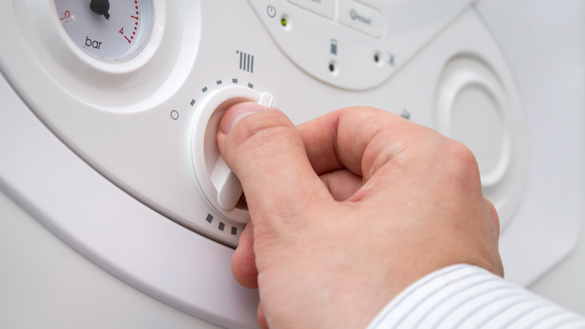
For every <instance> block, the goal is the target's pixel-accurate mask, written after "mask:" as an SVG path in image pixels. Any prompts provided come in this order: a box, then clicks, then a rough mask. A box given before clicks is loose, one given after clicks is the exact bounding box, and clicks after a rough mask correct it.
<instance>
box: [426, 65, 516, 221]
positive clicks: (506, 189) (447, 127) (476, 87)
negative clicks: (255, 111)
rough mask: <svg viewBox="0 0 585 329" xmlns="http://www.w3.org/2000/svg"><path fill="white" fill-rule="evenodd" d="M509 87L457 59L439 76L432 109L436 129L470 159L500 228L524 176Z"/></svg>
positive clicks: (482, 67)
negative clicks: (463, 147) (475, 164)
mask: <svg viewBox="0 0 585 329" xmlns="http://www.w3.org/2000/svg"><path fill="white" fill-rule="evenodd" d="M512 85H513V84H512V82H511V81H505V82H504V81H502V80H501V77H500V76H499V75H498V74H497V73H496V72H495V71H494V70H493V69H492V68H491V67H490V66H488V65H487V64H485V63H484V62H482V61H480V60H478V59H475V58H472V57H466V56H461V57H457V58H455V59H453V60H452V61H450V62H449V63H448V64H447V65H446V66H445V68H444V69H443V72H442V73H441V76H440V78H439V81H438V87H437V97H436V109H435V114H436V115H435V124H436V128H437V130H438V131H439V132H440V133H442V134H443V135H445V136H447V137H449V138H453V139H455V140H458V141H460V142H462V143H463V144H465V145H466V146H467V147H469V149H470V150H471V151H472V152H473V154H474V155H475V157H476V159H477V162H478V165H479V171H480V175H481V185H482V189H483V193H484V195H485V196H486V197H487V198H488V199H489V200H490V201H492V202H493V203H494V205H495V206H496V209H497V210H498V213H499V217H500V223H501V225H500V226H501V227H502V228H504V227H505V226H506V225H507V223H508V222H509V220H510V219H511V218H512V217H513V212H514V211H515V209H516V207H517V205H518V203H519V202H520V200H521V197H522V191H523V187H524V182H525V179H526V173H527V170H526V168H524V167H525V166H524V162H525V159H524V158H523V156H522V155H523V154H524V149H525V146H524V143H523V142H522V140H523V138H522V122H521V118H522V116H521V111H520V107H519V105H518V104H519V102H518V101H517V96H516V95H515V94H514V90H513V89H512V88H510V86H512Z"/></svg>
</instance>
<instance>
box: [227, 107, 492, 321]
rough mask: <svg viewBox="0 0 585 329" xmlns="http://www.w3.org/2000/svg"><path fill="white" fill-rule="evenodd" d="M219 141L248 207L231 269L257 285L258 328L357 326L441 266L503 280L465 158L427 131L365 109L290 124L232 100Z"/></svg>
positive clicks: (461, 149)
mask: <svg viewBox="0 0 585 329" xmlns="http://www.w3.org/2000/svg"><path fill="white" fill-rule="evenodd" d="M234 125H235V126H234ZM232 126H233V127H232ZM217 139H218V144H219V148H220V151H221V153H222V155H223V157H224V159H225V161H226V163H227V164H228V165H229V167H230V168H232V170H233V171H234V172H235V174H236V175H237V176H238V178H239V179H240V181H241V183H242V186H243V189H244V193H245V196H246V201H247V204H248V208H249V211H250V217H251V221H250V223H248V225H247V227H246V229H245V230H244V232H243V233H242V236H241V237H240V244H239V246H238V248H237V249H236V251H235V253H234V255H233V259H232V270H233V273H234V276H235V278H236V280H237V281H238V282H240V284H242V285H244V286H246V287H250V288H256V287H257V288H259V294H260V304H261V305H259V308H258V319H259V323H260V325H261V327H268V326H269V327H270V328H365V327H366V326H367V324H368V323H369V322H370V321H371V320H372V319H373V318H374V316H375V315H376V314H377V313H378V312H379V311H380V310H381V309H382V308H383V307H384V305H385V304H386V303H387V302H389V301H390V300H391V299H392V298H393V297H394V296H395V295H397V294H398V293H399V292H400V291H402V290H403V289H405V288H406V287H407V286H408V285H410V284H411V283H413V282H414V281H416V280H417V279H419V278H421V277H423V276H425V275H426V274H428V273H431V272H433V271H435V270H437V269H440V268H443V267H445V266H449V265H452V264H460V263H468V264H472V265H477V266H480V267H483V268H485V269H487V270H489V271H491V272H493V273H495V274H498V275H503V268H502V263H501V260H500V256H499V253H498V236H499V223H498V217H497V214H496V211H495V209H494V207H493V205H492V204H491V203H490V202H489V201H487V200H486V199H485V198H484V197H483V195H482V193H481V185H480V178H479V170H478V167H477V163H476V160H475V158H474V156H473V154H472V153H471V152H470V151H469V150H468V149H467V148H466V147H465V146H463V145H462V144H460V143H458V142H456V141H453V140H451V139H448V138H446V137H443V136H441V135H440V134H438V133H436V132H435V131H433V130H431V129H429V128H426V127H423V126H420V125H417V124H415V123H412V122H410V121H408V120H405V119H402V118H400V117H398V116H396V115H393V114H391V113H388V112H385V111H381V110H376V109H372V108H349V109H342V110H339V111H336V112H332V113H329V114H327V115H324V116H322V117H320V118H317V119H315V120H313V121H310V122H308V123H305V124H303V125H300V126H299V127H295V126H294V125H293V124H292V122H291V121H290V120H289V119H288V118H287V117H286V116H285V115H284V114H283V113H282V112H281V111H279V110H276V109H270V110H267V109H266V108H263V107H261V106H260V105H258V104H255V103H240V104H236V105H234V106H232V107H231V108H230V109H228V110H227V111H226V113H225V114H224V116H223V118H222V120H221V122H220V129H218V136H217Z"/></svg>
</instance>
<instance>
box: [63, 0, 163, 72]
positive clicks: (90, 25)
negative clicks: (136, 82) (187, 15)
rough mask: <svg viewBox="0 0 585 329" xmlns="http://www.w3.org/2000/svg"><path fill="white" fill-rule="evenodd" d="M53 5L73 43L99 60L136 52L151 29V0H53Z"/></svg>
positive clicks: (118, 59)
mask: <svg viewBox="0 0 585 329" xmlns="http://www.w3.org/2000/svg"><path fill="white" fill-rule="evenodd" d="M55 5H56V7H57V14H58V19H59V21H60V22H61V24H62V25H63V28H64V29H65V31H66V32H67V34H68V35H69V37H70V38H71V40H72V41H73V43H75V45H77V47H79V48H80V49H81V50H83V51H84V52H85V53H86V54H88V55H90V56H92V57H94V58H96V59H98V60H101V61H103V62H122V61H126V60H128V59H131V58H132V57H134V56H136V55H137V54H138V53H139V52H140V51H141V50H142V49H143V48H144V46H145V45H146V43H147V41H148V39H149V36H150V32H151V30H152V22H153V19H152V16H153V6H152V0H55Z"/></svg>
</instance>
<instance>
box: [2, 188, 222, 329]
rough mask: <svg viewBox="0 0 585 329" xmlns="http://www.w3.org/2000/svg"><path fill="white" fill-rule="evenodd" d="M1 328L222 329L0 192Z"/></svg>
mask: <svg viewBox="0 0 585 329" xmlns="http://www.w3.org/2000/svg"><path fill="white" fill-rule="evenodd" d="M0 218H1V220H0V260H1V261H2V271H0V291H2V293H1V294H0V310H2V311H1V312H0V314H1V315H2V316H0V328H11V329H37V328H84V329H103V328H110V329H128V328H144V329H159V328H174V329H193V328H197V329H213V328H220V327H217V326H215V325H212V324H209V323H207V322H205V321H203V320H200V319H198V318H196V317H193V316H191V315H189V314H187V313H184V312H181V311H179V310H177V309H176V308H174V307H172V306H169V305H167V304H165V303H162V302H160V301H158V300H156V299H154V298H151V297H149V296H148V295H146V294H144V293H143V292H141V291H139V290H138V289H135V288H133V287H131V286H129V285H127V284H126V283H124V282H123V281H121V280H119V279H118V278H116V277H114V276H113V275H111V274H110V273H108V272H106V271H104V270H103V269H101V268H100V267H98V266H97V265H95V264H94V263H92V262H90V261H89V260H87V259H86V258H85V257H83V256H81V255H80V254H79V253H77V252H75V251H74V250H73V249H71V248H70V247H69V246H67V245H66V244H64V243H63V242H62V241H61V240H59V239H58V238H57V237H56V236H55V235H53V234H52V233H51V232H49V231H48V230H47V229H46V228H44V227H42V226H41V225H40V224H39V223H38V221H36V220H35V219H34V218H32V217H31V216H30V215H29V214H27V213H26V212H25V211H24V210H22V209H21V208H20V207H19V206H18V205H16V204H15V203H14V202H13V201H12V200H10V199H8V197H7V196H6V195H5V194H4V193H1V192H0Z"/></svg>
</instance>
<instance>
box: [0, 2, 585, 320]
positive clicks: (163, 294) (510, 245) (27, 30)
mask: <svg viewBox="0 0 585 329" xmlns="http://www.w3.org/2000/svg"><path fill="white" fill-rule="evenodd" d="M51 3H52V2H51V1H48V0H47V1H44V2H43V1H37V2H35V1H31V0H23V1H13V2H3V3H1V4H0V18H1V19H0V26H2V27H3V28H2V29H0V36H1V38H2V40H3V42H4V44H5V45H6V47H2V48H0V69H1V70H2V73H3V74H5V75H6V77H7V78H8V80H9V81H10V83H11V85H12V86H13V88H14V90H15V91H16V92H17V93H18V96H19V97H20V98H21V99H22V100H23V101H24V103H22V104H21V103H19V101H18V99H17V98H16V97H14V104H16V105H15V107H14V108H15V109H16V110H14V111H8V110H5V107H6V106H7V105H4V104H2V111H0V113H1V114H2V115H3V117H2V120H0V124H3V127H2V129H0V133H2V134H3V135H2V137H3V138H2V139H0V147H1V149H0V152H1V153H0V154H1V155H2V158H3V159H10V161H8V162H2V161H0V165H1V166H0V179H1V181H2V187H1V188H2V189H3V190H5V191H7V192H8V193H9V194H10V196H11V197H13V198H15V199H17V200H18V201H19V203H20V204H21V205H23V206H24V207H25V208H26V209H27V211H30V212H31V213H33V214H34V215H35V217H36V218H37V219H38V220H39V221H40V222H42V223H44V224H45V225H46V226H47V227H49V228H50V229H51V230H52V231H53V232H55V233H56V234H58V235H59V236H60V237H61V238H62V239H63V240H65V241H66V242H67V243H69V244H70V245H71V246H73V247H74V248H75V249H76V250H79V251H80V252H82V253H83V254H84V255H86V256H87V257H88V258H89V259H91V260H93V261H94V262H96V263H97V264H99V265H100V266H102V267H103V268H105V269H106V270H108V271H110V272H111V273H113V274H115V275H116V276H118V277H119V278H121V279H122V280H125V281H126V282H128V283H130V284H132V285H133V286H136V287H138V288H139V289H141V290H143V291H145V292H147V293H149V294H151V295H153V296H155V297H156V298H159V299H161V300H163V301H165V302H167V303H169V304H171V305H173V306H176V307H178V308H180V309H182V310H185V311H186V312H189V313H190V314H194V315H196V316H199V317H202V318H204V319H208V320H209V321H213V322H214V323H218V324H220V325H223V326H226V327H246V326H248V327H249V326H254V325H255V309H256V305H255V302H257V299H256V298H257V297H256V293H255V292H254V291H247V290H242V288H239V287H238V286H237V284H236V283H235V282H234V281H233V279H232V277H231V272H230V270H229V258H230V256H231V252H232V250H231V249H230V248H227V247H225V246H223V245H220V244H217V243H215V242H213V241H211V240H208V239H207V238H204V237H202V236H201V235H199V234H197V233H194V232H193V231H195V232H198V233H201V234H203V235H205V236H207V237H211V238H213V239H215V240H216V241H221V242H222V243H225V244H227V245H235V244H236V241H237V237H238V235H237V234H239V232H240V230H238V232H236V233H237V234H236V235H232V234H231V230H232V228H233V227H236V226H235V225H232V224H230V223H229V222H227V221H224V220H222V219H221V215H220V214H218V213H216V212H215V211H214V210H213V209H212V207H210V206H209V204H208V203H207V202H205V200H204V199H203V198H202V196H201V194H200V193H199V192H198V188H197V184H198V183H197V178H196V173H195V172H194V170H193V161H192V160H193V159H192V155H193V153H192V140H191V139H192V138H191V136H192V134H191V132H192V129H193V122H194V117H195V115H196V113H197V112H196V109H197V108H198V106H199V104H201V103H204V102H205V101H206V100H207V99H208V97H209V95H212V94H213V93H214V91H217V90H220V89H222V88H225V87H226V85H230V86H231V85H234V86H237V87H242V88H249V89H251V90H254V91H255V92H258V93H260V94H261V93H263V92H270V93H271V94H273V95H274V97H275V99H277V100H278V103H279V106H280V107H281V109H282V110H283V111H285V113H286V114H287V115H289V116H290V117H291V118H292V120H293V121H294V122H295V123H301V122H304V121H307V120H310V119H312V118H314V117H316V116H318V115H320V114H323V113H325V112H329V111H331V110H334V109H337V108H340V107H344V106H352V105H366V106H375V107H379V108H383V109H386V110H388V111H392V112H395V113H399V114H402V115H403V116H405V117H409V118H410V119H411V120H413V121H414V122H417V123H420V124H424V125H427V126H431V127H435V125H436V111H435V106H436V104H437V102H436V94H437V89H438V88H439V81H440V77H441V74H442V72H443V71H444V69H445V67H446V66H447V65H448V63H450V62H451V61H452V60H453V59H454V58H456V57H458V56H468V57H471V58H476V59H479V60H481V61H482V62H485V63H487V64H488V65H489V67H490V68H491V69H492V70H493V71H494V72H495V75H496V76H497V77H499V78H500V79H501V84H502V85H503V89H505V90H506V92H507V93H509V94H510V95H516V96H513V97H518V95H519V93H518V92H517V90H516V87H515V86H514V85H513V83H510V81H512V82H513V81H514V77H513V76H512V74H511V72H510V70H509V68H508V65H507V63H506V60H505V58H504V57H503V55H502V53H501V52H500V49H499V46H498V44H497V43H496V42H495V41H494V39H493V38H492V36H491V34H490V31H489V30H487V29H486V28H485V25H484V23H483V22H482V21H481V20H480V19H479V18H478V17H477V16H476V14H475V13H474V11H472V10H466V11H464V12H463V13H461V15H459V16H457V15H455V16H454V17H452V21H451V22H448V21H445V19H444V16H441V15H439V13H442V12H441V11H436V10H430V9H431V8H434V7H432V6H431V7H429V10H427V11H425V10H424V9H420V8H419V9H420V11H419V12H418V13H419V14H420V15H421V16H417V15H413V16H408V15H407V16H405V17H402V16H400V15H398V14H392V15H396V16H394V19H393V20H387V24H397V25H395V26H401V24H402V25H404V24H406V23H407V20H411V21H410V22H411V23H412V25H411V26H409V28H408V29H406V30H399V29H397V30H396V34H395V35H393V41H392V42H393V44H396V45H397V46H399V48H400V47H402V46H404V47H406V48H404V49H410V50H412V54H413V55H414V56H410V57H408V58H409V62H408V63H407V62H406V61H405V62H403V63H401V64H400V65H401V69H400V70H395V72H394V73H393V74H394V75H393V76H392V77H391V78H385V79H381V80H380V81H379V84H377V85H376V87H372V88H369V89H364V90H361V91H355V90H353V91H349V90H346V89H342V88H338V87H337V86H336V85H335V84H333V83H324V82H323V80H321V79H315V78H314V77H313V76H312V75H308V74H307V73H306V72H305V71H303V70H302V69H299V66H297V64H295V62H294V61H291V58H289V57H288V55H287V53H286V52H283V51H281V49H279V48H278V47H277V43H278V42H279V41H278V40H277V42H274V40H275V39H273V35H272V34H271V33H270V32H269V31H267V29H266V28H265V27H264V25H263V24H262V22H260V21H259V20H258V17H257V14H256V13H255V11H254V9H253V8H252V7H251V6H250V5H249V3H248V2H244V1H233V2H231V3H230V5H229V6H226V5H225V4H224V3H223V2H219V1H205V2H203V1H202V2H197V1H180V2H179V1H176V2H161V1H155V2H154V4H155V8H156V5H157V4H158V5H159V6H161V5H162V7H159V9H158V10H157V12H158V15H162V17H164V18H165V19H164V20H163V19H161V20H160V21H159V22H160V25H157V28H158V29H159V30H158V31H159V32H160V39H159V40H158V41H156V39H155V40H154V41H153V43H152V44H149V45H150V46H153V47H154V49H153V50H152V52H151V53H148V49H149V48H148V47H147V48H146V49H145V51H147V52H145V53H144V54H147V55H148V54H149V56H150V57H144V58H142V57H141V55H142V53H141V54H140V55H139V56H137V57H136V58H135V59H133V60H129V61H128V62H126V63H124V65H122V66H105V64H104V63H95V62H96V61H95V60H94V61H92V58H91V57H88V56H85V55H84V54H83V52H81V51H76V49H77V47H74V46H73V45H71V44H68V43H67V42H66V40H67V39H65V38H64V36H65V34H64V32H63V31H62V30H60V26H59V25H58V23H57V22H55V21H53V20H54V19H55V17H51V16H50V15H48V14H47V13H50V12H51ZM362 3H364V4H367V5H368V6H370V7H372V8H376V9H377V10H380V12H382V13H388V11H385V10H382V9H380V8H383V7H384V6H386V5H387V6H396V7H395V9H396V11H394V12H399V11H400V10H398V9H400V8H411V7H410V6H411V4H415V3H416V4H418V3H419V2H410V1H397V2H392V4H391V5H390V4H386V2H383V1H362ZM453 3H455V2H453ZM457 3H459V4H460V5H461V8H463V7H464V4H463V2H457ZM287 5H290V6H294V8H297V10H304V9H303V8H300V7H298V6H295V5H292V4H289V3H288V2H287ZM279 8H280V7H279ZM279 8H274V9H277V10H278V12H279V13H281V11H280V9H279ZM291 8H293V7H291ZM384 8H385V7H384ZM263 9H264V11H265V12H266V13H267V15H269V14H268V13H271V12H272V11H269V7H265V8H263ZM411 9H412V8H411ZM403 12H406V13H408V12H409V11H408V10H406V11H403ZM303 13H304V14H303V15H306V14H309V13H308V12H306V11H304V12H303ZM434 15H437V16H434ZM155 17H157V16H156V14H155ZM169 17H173V20H170V19H169ZM291 17H292V16H291ZM302 17H303V18H304V17H309V16H302ZM314 17H316V18H319V19H324V18H322V17H321V16H319V15H314ZM32 18H35V19H36V20H33V19H32ZM292 18H294V17H292ZM303 21H304V20H303ZM291 22H292V24H294V25H291V26H293V27H294V26H297V25H296V24H297V23H298V21H296V20H294V19H293V20H292V21H291ZM439 22H440V23H441V24H439ZM278 24H280V22H278ZM335 24H337V23H335ZM429 25H430V26H435V27H436V26H443V27H444V28H443V29H441V28H439V29H438V30H437V29H427V26H429ZM336 26H337V27H339V28H341V30H339V31H343V32H339V33H340V34H339V36H347V35H349V36H351V37H352V38H353V37H354V36H355V37H357V36H358V35H359V37H360V38H369V37H367V36H366V35H364V34H363V33H361V32H358V31H355V30H353V29H349V28H347V27H345V26H343V25H341V24H339V25H336ZM391 26H394V25H391ZM404 26H407V25H404ZM281 27H282V26H281V25H280V27H279V28H281ZM390 30H392V29H390ZM390 30H389V31H390ZM59 31H61V32H59ZM291 31H292V28H291ZM431 31H432V33H431ZM389 33H390V32H389ZM392 33H394V32H392ZM433 35H435V37H434V38H433V37H432V36H433ZM251 36H253V37H251ZM423 36H426V37H424V38H423ZM421 38H422V39H424V40H426V41H425V42H424V43H423V44H425V45H422V44H419V43H417V42H418V41H420V40H422V39H421ZM45 40H51V41H52V42H50V43H49V42H46V41H45ZM336 40H338V41H340V42H339V43H338V44H337V46H338V49H337V50H338V51H339V54H341V51H343V49H344V47H345V46H346V45H347V43H346V42H343V43H342V42H341V41H343V40H342V39H341V38H340V39H336ZM344 40H345V39H344ZM347 40H349V39H347ZM417 40H418V41H417ZM155 41H156V42H155ZM410 42H412V44H411V43H410ZM320 45H321V44H320ZM409 45H410V46H409ZM331 46H332V44H331V42H330V39H327V40H326V42H325V45H324V47H325V48H326V49H325V50H324V51H325V53H328V52H330V51H331ZM421 46H422V47H421ZM319 47H320V46H319ZM312 49H321V48H307V51H309V50H312ZM401 49H402V48H401ZM414 49H417V50H416V51H415V50H414ZM77 50H79V49H77ZM357 53H359V51H358V52H357ZM367 53H368V54H369V55H368V56H371V52H370V50H368V51H367ZM380 56H381V57H384V56H385V53H384V52H383V49H382V50H381V51H380ZM313 58H314V59H315V61H320V60H319V57H313ZM370 58H371V57H370ZM163 59H164V60H163ZM329 59H330V57H327V60H328V61H327V63H328V62H329ZM396 59H398V57H396ZM397 63H398V62H397ZM301 67H302V66H301ZM342 72H343V71H342V70H341V69H340V70H339V74H341V73H342ZM327 74H330V73H327ZM559 85H560V84H559ZM2 90H3V91H5V90H9V88H8V87H7V86H3V87H2ZM6 92H7V93H8V94H11V93H12V92H11V91H10V92H8V91H6ZM3 99H4V98H3ZM522 101H523V102H526V100H524V99H523V100H522ZM24 104H26V106H25V105H24ZM7 108H9V109H10V107H7ZM29 109H30V110H32V111H34V114H36V115H37V116H38V117H39V118H40V119H41V120H42V122H43V123H44V124H46V125H47V126H48V127H49V128H50V129H51V131H52V132H53V133H54V134H55V135H51V133H50V132H49V131H48V130H46V129H44V127H43V126H42V124H41V123H40V122H39V121H36V119H35V116H34V115H33V114H31V113H28V112H27V111H28V110H29ZM539 110H540V111H543V109H542V108H540V109H539ZM21 112H22V113H21ZM24 113H27V114H24ZM522 115H525V116H527V117H530V116H532V115H535V114H532V113H529V112H526V111H523V112H522ZM20 116H26V118H24V119H23V121H18V120H20V119H19V117H20ZM545 116H546V115H545ZM570 116H571V114H570V113H569V117H570ZM33 119H34V120H33ZM31 120H32V121H31ZM521 121H522V122H529V123H530V124H535V123H534V121H530V120H529V121H526V120H521ZM575 121H577V120H575ZM539 124H540V123H539ZM29 126H30V127H29ZM578 127H579V126H578V125H577V124H575V125H574V126H571V129H568V130H566V131H563V133H566V134H567V135H566V136H567V137H571V136H578V135H579V132H578V130H576V128H578ZM29 128H30V129H29ZM529 128H531V129H536V130H537V131H538V130H542V129H543V127H542V126H541V125H536V126H535V127H529ZM39 129H41V130H42V133H39V132H35V131H36V130H39ZM37 133H38V134H40V135H37ZM55 136H58V138H59V139H61V140H62V141H63V142H64V143H65V144H66V145H67V147H65V146H64V145H63V144H60V143H59V141H58V139H57V137H55ZM531 136H534V135H531ZM541 138H542V137H541ZM537 140H538V141H539V142H538V144H536V143H534V142H533V141H532V140H531V139H530V140H528V141H527V143H528V147H529V148H530V149H533V150H539V152H543V153H547V152H548V153H549V154H554V155H557V157H544V158H543V157H537V155H534V154H535V153H532V154H530V156H534V157H535V158H533V159H536V160H535V161H529V163H530V166H529V167H528V170H530V175H529V176H528V177H529V178H528V180H529V182H528V186H529V187H532V186H533V185H534V184H536V185H538V184H539V183H538V182H539V181H538V180H535V177H541V176H547V175H550V173H551V172H552V171H554V168H555V163H558V161H565V160H566V161H574V160H576V159H577V161H575V162H572V165H573V167H571V168H572V169H571V170H572V173H573V174H574V173H578V172H579V171H578V170H579V169H577V168H582V167H583V166H581V162H579V161H581V160H578V159H580V158H578V157H579V155H580V154H582V152H583V149H585V147H583V146H582V145H579V144H578V143H575V144H567V145H566V146H565V148H563V149H562V152H559V148H558V145H557V144H556V143H550V142H546V141H544V142H543V140H542V139H537ZM13 141H16V142H17V143H14V142H13ZM51 145H53V146H54V147H56V149H53V146H51ZM22 150H26V152H23V151H22ZM71 150H73V151H74V152H75V153H72V152H71ZM537 153H538V152H537ZM77 156H79V158H78V157H77ZM576 157H577V158H576ZM38 159H44V160H45V161H44V162H42V163H41V162H38ZM84 161H86V162H87V163H88V164H89V165H87V164H86V163H85V162H84ZM69 164H71V166H69ZM102 175H103V176H102ZM551 177H552V176H551ZM551 180H554V177H552V178H550V179H547V180H545V181H540V182H545V183H547V184H553V185H551V186H554V187H555V189H556V190H558V189H562V188H563V186H561V185H555V184H554V182H551ZM112 183H114V184H115V185H114V184H112ZM563 184H567V181H566V180H564V181H563ZM570 186H572V187H573V188H574V187H575V186H574V185H570ZM529 191H530V192H529V193H527V194H523V195H522V199H521V200H520V201H519V204H518V211H517V212H516V213H514V214H513V215H512V216H513V218H512V219H510V220H509V221H510V224H509V225H508V226H507V227H506V229H505V230H504V232H503V234H502V248H501V252H502V255H503V256H504V258H505V260H506V262H507V273H508V274H510V278H511V279H512V280H514V281H517V282H521V283H527V282H530V281H531V280H533V279H534V278H535V277H536V276H538V275H539V274H541V273H543V272H544V271H545V270H547V269H548V268H549V267H550V266H551V265H552V263H554V262H555V261H557V260H558V259H559V258H560V257H562V255H563V254H564V253H565V252H567V251H568V250H569V249H570V246H571V238H572V237H573V233H572V232H570V231H571V230H574V229H575V228H574V227H573V226H571V225H563V226H562V228H561V229H559V230H556V229H557V228H555V227H554V226H555V225H556V223H557V221H556V220H557V218H573V216H575V215H579V212H578V211H572V210H571V211H567V213H566V214H565V215H566V216H565V215H563V216H549V215H546V214H553V215H556V214H557V212H558V208H556V207H557V206H556V205H557V204H559V205H564V204H565V203H563V200H562V199H563V197H562V196H561V195H551V194H554V193H553V192H550V191H548V192H547V190H546V189H538V188H531V189H530V188H529ZM569 191H570V192H571V193H572V194H571V195H572V196H571V200H574V199H572V198H579V197H580V196H582V191H580V190H578V189H569ZM71 200H73V202H72V201H71ZM137 200H138V201H137ZM571 202H573V201H571ZM535 205H536V206H535ZM567 205H568V204H567ZM88 209H91V211H88ZM524 209H533V210H531V211H530V212H526V211H525V210H524ZM153 210H154V211H153ZM565 210H566V209H565ZM543 214H544V215H543ZM210 216H211V217H212V218H211V220H208V219H210ZM169 219H172V220H174V221H176V222H177V223H180V224H181V225H177V224H176V223H174V222H172V221H171V220H169ZM534 221H538V222H539V224H540V225H541V227H544V228H547V229H549V230H548V231H546V230H542V229H540V228H538V229H536V228H535V227H534V226H533V223H534ZM222 223H223V225H224V230H223V231H222V230H220V227H222V226H221V224H222ZM186 228H189V229H191V230H193V231H190V230H188V229H186ZM548 232H555V234H554V237H553V236H551V235H550V234H547V233H548ZM567 233H568V234H567ZM557 236H561V237H563V238H564V237H567V239H559V238H556V237H557ZM185 250H188V251H189V252H190V253H189V254H186V253H185ZM535 251H537V252H535ZM209 277H213V279H212V281H211V283H210V282H208V281H206V280H207V279H208V278H209ZM226 282H227V284H226ZM210 296H212V298H210ZM220 302H221V303H225V304H222V305H220V304H219V303H220ZM226 309H227V310H229V313H227V312H226V313H224V310H226ZM226 314H227V315H226ZM234 321H235V322H234ZM242 323H243V324H242Z"/></svg>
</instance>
